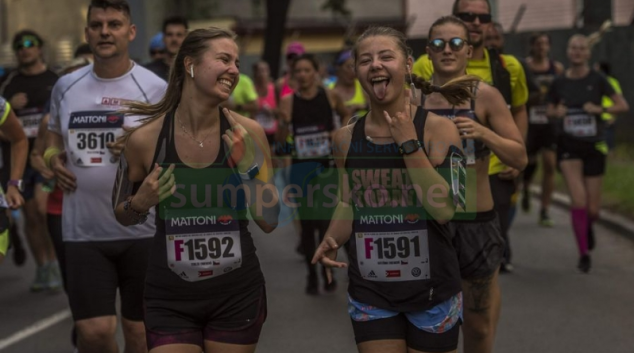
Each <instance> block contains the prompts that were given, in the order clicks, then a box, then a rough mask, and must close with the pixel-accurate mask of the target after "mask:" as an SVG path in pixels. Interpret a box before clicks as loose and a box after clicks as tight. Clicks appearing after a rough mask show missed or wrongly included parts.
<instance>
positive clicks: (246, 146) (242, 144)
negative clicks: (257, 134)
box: [222, 108, 255, 173]
mask: <svg viewBox="0 0 634 353" xmlns="http://www.w3.org/2000/svg"><path fill="white" fill-rule="evenodd" d="M223 112H224V113H225V116H226V117H227V120H228V121H229V124H230V125H231V129H230V130H227V131H225V133H224V134H223V135H222V139H223V141H224V142H225V143H226V144H227V147H228V148H229V151H230V152H229V153H230V157H231V162H232V163H233V165H235V166H237V167H238V171H239V172H241V173H246V172H247V171H248V169H249V168H250V167H251V166H252V165H253V161H254V160H255V148H254V144H253V139H252V138H251V136H250V135H249V133H248V132H247V130H246V129H245V128H244V127H243V126H242V125H240V124H238V123H237V122H236V120H235V118H234V117H233V115H232V113H231V111H229V109H227V108H224V109H223Z"/></svg>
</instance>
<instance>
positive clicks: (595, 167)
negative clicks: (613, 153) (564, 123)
mask: <svg viewBox="0 0 634 353" xmlns="http://www.w3.org/2000/svg"><path fill="white" fill-rule="evenodd" d="M607 152H608V148H607V144H606V143H605V142H603V141H602V142H586V141H578V140H573V139H571V138H561V139H560V140H559V143H558V147H557V162H558V163H561V162H563V161H567V160H575V159H580V160H581V161H582V162H583V176H587V177H593V176H601V175H603V174H605V164H606V155H607Z"/></svg>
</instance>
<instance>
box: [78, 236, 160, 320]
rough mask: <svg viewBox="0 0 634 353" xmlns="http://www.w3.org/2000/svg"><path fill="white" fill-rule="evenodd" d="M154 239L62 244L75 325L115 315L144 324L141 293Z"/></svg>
mask: <svg viewBox="0 0 634 353" xmlns="http://www.w3.org/2000/svg"><path fill="white" fill-rule="evenodd" d="M152 242H153V238H144V239H135V240H115V241H100V242H96V241H92V242H65V252H66V274H67V276H68V284H67V288H68V301H69V302H70V308H71V311H72V313H73V319H74V320H75V321H78V320H84V319H91V318H95V317H100V316H112V315H116V308H115V303H116V295H117V288H118V289H119V293H120V295H121V316H123V317H124V318H126V319H128V320H131V321H142V320H143V289H144V285H145V272H146V270H147V264H148V258H149V254H150V247H151V246H152Z"/></svg>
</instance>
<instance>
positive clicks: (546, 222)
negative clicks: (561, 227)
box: [539, 211, 555, 228]
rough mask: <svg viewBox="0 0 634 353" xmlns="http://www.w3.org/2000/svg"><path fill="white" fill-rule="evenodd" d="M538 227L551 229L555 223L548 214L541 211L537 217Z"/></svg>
mask: <svg viewBox="0 0 634 353" xmlns="http://www.w3.org/2000/svg"><path fill="white" fill-rule="evenodd" d="M539 225H540V226H542V227H548V228H552V227H554V226H555V221H553V220H552V218H550V216H549V215H548V213H546V212H545V211H542V212H541V214H540V215H539Z"/></svg>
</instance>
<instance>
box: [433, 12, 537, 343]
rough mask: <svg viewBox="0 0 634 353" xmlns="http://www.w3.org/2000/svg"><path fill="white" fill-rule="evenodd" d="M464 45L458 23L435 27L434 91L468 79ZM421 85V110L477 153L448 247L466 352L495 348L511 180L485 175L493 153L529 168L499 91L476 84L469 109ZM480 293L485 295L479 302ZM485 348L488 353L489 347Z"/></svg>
mask: <svg viewBox="0 0 634 353" xmlns="http://www.w3.org/2000/svg"><path fill="white" fill-rule="evenodd" d="M468 38H469V31H468V29H467V27H466V26H465V24H464V23H463V22H462V21H461V20H460V19H458V18H455V17H452V16H449V17H443V18H440V19H439V20H437V21H436V22H435V23H434V24H432V26H431V28H430V30H429V39H430V41H429V44H428V46H427V53H428V57H429V60H430V61H431V62H432V64H433V68H434V72H433V75H432V80H433V82H434V84H438V85H441V84H446V82H452V80H456V79H460V78H461V77H465V74H466V70H467V63H468V59H469V58H470V56H471V52H472V51H473V49H472V47H471V45H469V43H468ZM421 86H422V88H423V93H424V94H425V95H426V96H425V98H426V99H425V100H424V104H425V109H427V110H429V111H432V112H435V113H437V114H439V115H443V116H446V117H448V118H450V119H451V120H452V121H453V122H454V123H455V124H456V126H457V127H458V129H459V130H460V133H461V138H462V140H463V141H466V142H469V141H472V142H473V145H474V147H475V150H472V151H469V150H467V151H465V152H466V153H467V156H468V157H467V159H468V160H469V162H470V163H468V164H469V167H468V176H467V180H468V183H467V197H466V198H467V207H466V210H464V211H463V212H461V213H459V214H458V215H457V216H456V217H455V218H454V221H452V230H453V239H452V242H453V245H454V247H455V248H456V256H457V257H458V261H459V263H460V274H461V277H462V279H463V281H464V282H463V283H466V284H467V285H465V286H463V294H464V298H465V309H466V310H465V313H464V320H465V322H464V325H463V328H462V331H463V333H464V335H465V350H476V347H485V346H486V345H487V344H490V342H493V336H492V333H493V332H495V328H496V326H497V319H496V317H497V316H496V310H498V309H499V307H500V292H499V286H498V284H497V276H498V272H499V269H500V264H501V263H502V261H503V258H504V252H505V243H506V242H505V239H504V234H505V231H504V230H505V229H508V222H507V220H508V219H509V217H508V211H507V213H506V214H503V213H502V212H503V211H504V210H505V209H506V210H508V207H502V206H508V203H504V200H510V194H512V193H513V192H514V190H515V184H514V181H513V178H512V177H510V178H507V177H505V179H502V178H501V176H503V175H506V174H505V172H502V173H500V171H493V172H492V171H491V169H490V168H489V155H490V151H493V153H495V154H496V155H497V156H498V158H499V159H500V160H501V161H502V162H503V163H505V164H506V165H508V166H509V167H511V168H514V169H517V170H522V169H523V168H524V166H525V165H526V161H527V157H526V151H525V148H524V143H523V139H522V136H521V134H520V132H519V129H518V128H517V125H516V124H515V122H514V121H513V116H512V115H511V111H510V110H509V109H508V108H507V106H506V103H505V102H504V98H503V97H502V95H501V94H500V93H499V92H498V90H497V89H496V88H494V87H492V86H490V85H488V84H486V83H484V82H480V83H479V84H478V86H477V90H476V91H474V96H475V97H474V98H473V99H471V102H470V103H465V104H455V102H450V101H448V100H447V99H445V98H443V97H442V96H441V95H440V94H438V92H435V91H437V90H434V89H431V88H432V87H431V86H430V85H425V84H423V85H421ZM454 111H456V113H457V114H454ZM489 174H495V175H491V176H489ZM490 178H491V179H490ZM494 187H496V189H495V190H494V189H493V188H494ZM507 195H508V197H506V196H507ZM494 201H495V202H494ZM494 207H495V208H494ZM482 293H490V295H486V296H483V295H482ZM479 298H486V300H481V299H479ZM481 332H488V333H490V335H489V336H487V335H482V334H481ZM490 349H492V347H491V348H487V350H490Z"/></svg>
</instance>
